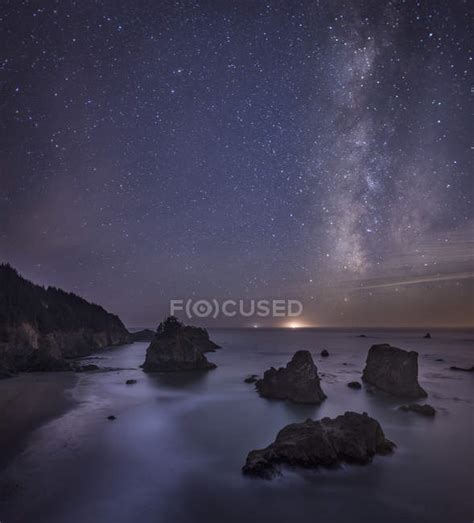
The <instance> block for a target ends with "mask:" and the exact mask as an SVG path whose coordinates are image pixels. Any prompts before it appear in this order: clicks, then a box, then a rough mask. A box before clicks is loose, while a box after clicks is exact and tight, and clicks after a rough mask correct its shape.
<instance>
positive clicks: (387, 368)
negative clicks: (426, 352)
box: [362, 344, 427, 398]
mask: <svg viewBox="0 0 474 523" xmlns="http://www.w3.org/2000/svg"><path fill="white" fill-rule="evenodd" d="M362 380H363V381H365V382H366V383H369V384H370V385H373V386H375V387H376V388H378V389H379V390H382V391H384V392H386V393H388V394H392V395H394V396H400V397H406V398H423V397H426V396H427V394H426V392H425V391H424V390H423V389H422V387H421V386H420V384H419V383H418V353H417V352H415V351H405V350H403V349H399V348H397V347H392V346H391V345H388V344H382V345H372V347H371V348H370V349H369V353H368V355H367V360H366V364H365V368H364V372H363V374H362Z"/></svg>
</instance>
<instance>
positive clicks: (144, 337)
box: [130, 329, 155, 342]
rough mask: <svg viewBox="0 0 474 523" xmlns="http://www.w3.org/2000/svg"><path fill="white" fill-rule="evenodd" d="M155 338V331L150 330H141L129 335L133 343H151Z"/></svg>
mask: <svg viewBox="0 0 474 523" xmlns="http://www.w3.org/2000/svg"><path fill="white" fill-rule="evenodd" d="M154 337H155V331H152V330H151V329H142V330H141V331H135V332H131V333H130V338H131V340H132V341H133V342H136V341H151V340H152V339H153V338H154Z"/></svg>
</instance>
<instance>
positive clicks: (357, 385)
mask: <svg viewBox="0 0 474 523" xmlns="http://www.w3.org/2000/svg"><path fill="white" fill-rule="evenodd" d="M347 386H348V387H349V388H350V389H361V388H362V385H361V384H360V383H359V382H358V381H350V382H349V383H348V384H347Z"/></svg>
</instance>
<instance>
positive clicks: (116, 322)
mask: <svg viewBox="0 0 474 523" xmlns="http://www.w3.org/2000/svg"><path fill="white" fill-rule="evenodd" d="M129 341H130V334H129V332H128V331H127V329H126V328H125V326H124V325H123V323H122V322H121V321H120V319H119V318H118V316H115V315H114V314H110V313H109V312H107V311H106V310H104V309H103V308H102V307H100V306H99V305H96V304H94V303H89V302H87V301H86V300H85V299H83V298H81V297H80V296H77V295H75V294H73V293H72V292H65V291H63V290H61V289H57V288H55V287H48V288H44V287H41V286H39V285H35V284H34V283H31V282H30V281H28V280H26V279H24V278H22V277H21V276H20V275H19V274H18V272H17V271H16V270H15V269H13V268H12V267H11V266H10V265H8V264H0V368H1V369H4V371H6V372H18V371H62V370H68V369H70V368H71V366H70V364H69V363H68V362H67V361H66V360H65V359H64V358H74V357H77V356H87V355H89V354H91V353H92V352H94V351H96V350H99V349H103V348H105V347H108V346H111V345H121V344H123V343H128V342H129Z"/></svg>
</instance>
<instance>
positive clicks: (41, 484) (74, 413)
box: [0, 329, 474, 523]
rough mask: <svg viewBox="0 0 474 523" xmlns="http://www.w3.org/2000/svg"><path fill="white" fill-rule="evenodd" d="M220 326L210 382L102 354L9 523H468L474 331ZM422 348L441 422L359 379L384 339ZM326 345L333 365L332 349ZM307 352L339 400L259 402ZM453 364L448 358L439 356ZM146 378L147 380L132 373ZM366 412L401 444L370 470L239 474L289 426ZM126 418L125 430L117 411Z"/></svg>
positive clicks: (23, 471)
mask: <svg viewBox="0 0 474 523" xmlns="http://www.w3.org/2000/svg"><path fill="white" fill-rule="evenodd" d="M365 332H366V334H367V338H360V337H358V334H359V333H360V332H358V331H352V330H342V331H341V330H339V331H336V330H321V329H308V330H306V329H305V330H216V331H212V332H211V337H212V339H214V340H215V341H216V342H217V343H219V344H220V345H222V349H220V350H219V351H217V352H215V353H211V354H208V358H209V359H210V360H211V361H214V362H215V363H217V365H218V368H217V369H216V370H214V371H210V372H207V373H204V374H202V373H198V374H195V373H184V374H162V375H160V374H157V375H147V374H145V373H143V372H142V371H141V370H140V369H139V365H140V364H141V363H143V360H144V355H145V351H146V347H147V344H146V343H135V344H133V345H127V346H123V347H120V348H116V349H111V350H109V351H107V352H105V353H104V352H103V353H99V354H97V355H96V357H98V358H100V359H97V360H91V362H93V363H96V364H98V365H100V366H107V367H117V368H121V369H123V370H118V371H111V372H105V373H102V372H95V373H84V374H81V375H80V377H79V381H78V383H77V385H76V386H75V388H74V389H73V390H72V391H71V394H72V395H73V396H74V398H75V399H76V400H77V402H78V403H77V406H76V407H74V408H73V409H72V410H70V411H69V412H67V413H66V414H65V415H63V416H62V417H60V418H57V419H55V420H53V421H51V422H50V423H48V424H47V425H45V426H43V427H42V428H41V429H39V430H37V431H36V432H34V433H33V435H32V437H31V438H30V441H29V445H28V447H27V449H26V450H25V452H23V454H22V455H20V456H18V457H17V458H16V459H15V460H14V462H13V463H12V464H11V466H10V467H9V468H8V469H7V470H6V471H4V478H8V479H9V480H11V478H16V479H17V480H18V483H19V484H20V487H19V488H18V489H17V491H15V492H14V494H13V495H12V497H11V499H10V501H9V503H7V504H6V505H5V506H4V507H2V512H3V515H2V514H0V520H1V521H2V522H8V523H13V522H22V523H27V522H35V523H43V522H44V523H46V522H47V523H83V522H87V523H104V522H114V523H122V522H123V523H125V522H127V523H128V522H132V521H133V522H140V523H152V522H153V523H161V522H163V523H168V522H170V523H171V522H172V523H181V522H182V523H196V522H205V523H214V522H215V523H224V522H225V523H232V522H244V521H261V522H266V521H269V522H270V521H271V522H274V523H279V522H285V523H286V522H290V521H291V522H315V521H318V522H342V521H344V522H345V521H351V522H358V521H364V522H367V521H371V522H372V521H373V522H381V521H385V522H397V523H399V522H401V521H403V522H417V523H419V522H425V521H426V522H431V523H433V522H448V521H449V522H452V523H454V522H459V523H461V522H463V521H464V522H470V521H472V520H473V516H474V511H473V505H472V499H473V476H472V470H473V464H474V463H473V462H474V456H473V450H472V442H473V435H474V431H473V416H472V414H473V404H472V398H473V390H474V375H473V374H472V373H465V372H455V371H452V370H450V369H449V366H450V365H458V366H470V365H472V364H473V363H474V361H473V359H474V358H473V352H472V350H473V341H472V339H473V338H474V334H473V333H472V332H466V331H432V335H433V338H432V339H431V340H429V339H422V334H423V333H422V332H421V331H414V330H412V331H408V330H397V331H394V330H392V331H389V330H386V331H374V330H371V331H365ZM382 342H389V343H392V344H393V345H396V346H399V347H402V348H406V349H411V350H417V351H418V352H419V353H420V358H419V367H420V383H421V385H422V386H423V387H424V388H425V389H426V390H427V392H428V393H429V397H428V399H427V400H426V401H427V402H428V403H430V404H431V405H433V406H434V407H435V408H436V409H437V410H438V414H437V416H436V417H435V418H434V419H427V418H424V417H422V416H419V415H417V414H414V413H403V412H399V411H398V410H397V407H398V406H399V405H400V404H402V403H403V402H402V401H399V400H395V399H392V398H389V397H387V396H385V395H381V394H370V393H368V392H367V391H366V390H364V389H362V390H352V389H350V388H348V387H347V383H348V382H349V381H352V380H356V379H360V373H361V370H362V368H363V366H364V362H365V357H366V354H367V350H368V349H369V347H370V345H371V344H373V343H382ZM323 348H325V349H327V350H328V351H329V352H330V356H329V357H328V358H321V357H320V356H319V353H320V351H321V350H322V349H323ZM298 349H308V350H310V351H311V352H312V354H313V357H314V359H315V362H316V364H317V366H318V369H319V372H320V375H321V379H322V388H323V390H324V391H325V393H326V394H327V396H328V399H327V400H326V401H325V402H324V403H323V404H322V405H321V406H319V407H317V406H301V405H294V404H291V403H288V402H281V401H270V400H265V399H263V398H260V397H259V396H258V395H257V393H256V392H255V390H254V386H253V385H249V384H245V383H244V382H243V380H244V378H245V377H246V376H247V375H249V374H253V373H257V374H261V373H262V372H263V371H264V370H265V369H266V368H268V367H270V366H272V365H273V366H281V365H284V364H286V363H287V361H288V360H289V359H290V358H291V356H292V354H293V353H294V351H295V350H298ZM437 358H443V359H444V361H442V362H440V361H436V359H437ZM127 379H137V380H138V382H137V384H135V385H125V380H127ZM347 410H353V411H356V412H368V413H369V414H370V415H371V416H373V417H374V418H376V419H377V420H378V421H379V422H380V423H381V425H382V428H383V430H384V431H385V434H386V435H387V437H388V438H390V439H391V440H393V441H394V442H396V444H397V449H396V452H395V453H394V454H393V455H392V456H388V457H376V458H375V459H374V461H373V463H372V464H370V465H368V466H364V467H361V466H344V467H342V468H340V469H337V470H318V471H306V472H301V471H295V470H293V471H291V470H284V471H283V475H282V476H281V477H279V478H276V479H275V480H272V481H264V480H258V479H249V478H247V477H244V476H242V474H241V471H240V469H241V467H242V465H243V464H244V462H245V458H246V456H247V453H248V452H249V451H250V450H251V449H254V448H261V447H264V446H266V445H268V444H269V443H271V442H272V441H273V440H274V438H275V436H276V434H277V432H278V431H279V430H280V429H281V428H282V427H283V426H285V425H286V424H288V423H291V422H295V421H302V420H304V419H306V418H308V417H311V418H313V419H317V418H320V417H324V416H331V417H333V416H336V415H338V414H342V413H344V412H345V411H347ZM111 414H113V415H115V416H116V417H117V419H116V420H115V421H109V420H107V419H106V418H107V416H109V415H111Z"/></svg>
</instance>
